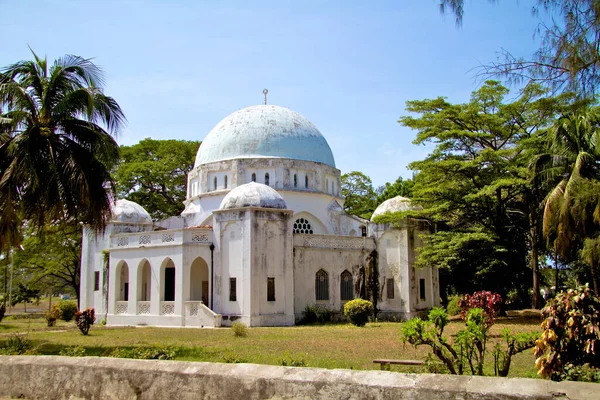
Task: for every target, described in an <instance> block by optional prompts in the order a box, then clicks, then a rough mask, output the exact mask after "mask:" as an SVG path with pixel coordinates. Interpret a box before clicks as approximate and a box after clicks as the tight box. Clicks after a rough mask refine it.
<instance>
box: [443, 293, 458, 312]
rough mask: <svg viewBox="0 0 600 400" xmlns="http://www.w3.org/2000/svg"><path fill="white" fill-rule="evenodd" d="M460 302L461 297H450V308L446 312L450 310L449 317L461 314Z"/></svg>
mask: <svg viewBox="0 0 600 400" xmlns="http://www.w3.org/2000/svg"><path fill="white" fill-rule="evenodd" d="M459 301H460V297H458V296H450V297H448V306H447V307H446V310H448V315H451V316H452V315H458V314H460V307H459V306H458V302H459Z"/></svg>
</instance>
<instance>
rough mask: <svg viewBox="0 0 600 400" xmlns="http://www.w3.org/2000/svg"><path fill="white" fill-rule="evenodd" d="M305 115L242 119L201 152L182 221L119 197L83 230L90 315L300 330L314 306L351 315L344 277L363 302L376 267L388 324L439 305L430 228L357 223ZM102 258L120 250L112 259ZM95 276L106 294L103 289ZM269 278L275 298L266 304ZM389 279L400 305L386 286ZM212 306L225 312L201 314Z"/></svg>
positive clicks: (272, 111) (267, 112) (214, 135)
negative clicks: (96, 226) (427, 245)
mask: <svg viewBox="0 0 600 400" xmlns="http://www.w3.org/2000/svg"><path fill="white" fill-rule="evenodd" d="M302 118H303V117H301V116H297V115H296V113H293V112H292V111H290V110H287V109H282V108H280V107H273V106H269V107H262V106H260V107H255V108H252V107H251V108H250V109H246V110H242V111H239V112H238V113H234V114H232V116H231V118H230V119H225V120H224V121H222V122H221V123H220V124H219V125H218V126H217V127H216V128H215V130H213V132H211V134H209V136H208V137H207V139H206V140H205V141H204V142H203V145H202V147H201V148H200V149H199V152H198V155H197V160H196V165H195V166H194V169H193V170H192V171H191V172H190V173H189V175H188V198H187V199H186V201H185V206H186V207H185V210H184V211H183V213H182V214H181V216H174V217H170V218H167V219H166V220H163V221H159V222H157V223H152V222H151V221H150V217H149V216H148V213H147V212H146V211H145V210H144V209H143V208H142V207H140V206H139V205H137V204H135V203H132V202H128V201H125V200H124V201H121V200H120V201H119V202H117V205H116V206H115V208H114V210H113V211H114V213H113V217H112V220H111V221H110V223H109V224H108V228H107V230H106V232H105V234H103V235H95V234H93V232H90V231H88V230H87V229H84V235H83V245H82V259H81V266H82V272H81V300H82V304H81V305H82V307H94V308H96V311H97V313H98V314H99V315H102V314H106V318H107V322H108V324H111V325H142V324H144V325H162V326H209V325H210V324H211V323H213V324H220V323H221V322H218V321H220V319H221V316H222V323H223V324H226V325H229V324H231V322H232V321H233V320H235V319H238V318H239V319H241V320H242V321H244V322H246V323H247V324H249V325H253V326H259V325H291V324H293V323H294V321H295V320H297V319H298V318H300V316H301V312H302V310H303V309H304V308H305V307H306V306H307V305H315V304H317V305H319V306H322V307H327V308H330V309H331V310H333V311H335V312H341V310H342V307H343V304H344V301H342V300H341V295H340V291H341V281H340V279H341V274H342V273H343V272H344V271H348V272H350V273H351V274H352V279H353V282H354V283H355V291H354V292H355V296H359V295H361V294H362V293H364V279H365V273H366V272H365V271H366V270H367V269H368V268H375V267H377V268H378V271H379V279H380V282H379V286H380V291H379V295H378V299H377V300H378V301H377V303H378V304H377V306H378V309H379V310H380V311H381V314H380V315H381V316H390V317H391V316H395V317H398V318H409V317H411V316H413V315H416V314H418V313H420V312H421V311H424V310H427V309H430V308H431V307H434V306H437V305H439V303H440V296H439V275H438V272H437V270H436V269H424V270H415V269H414V268H413V265H414V262H415V257H416V256H417V253H416V251H415V249H416V248H418V247H419V246H421V245H422V242H421V238H420V235H421V234H422V233H424V232H426V231H427V230H428V227H427V226H425V225H423V224H422V223H420V222H418V221H414V220H405V221H404V222H403V223H402V224H401V225H400V226H391V225H382V224H376V223H374V222H371V221H367V220H364V219H361V218H358V217H354V216H349V215H347V214H346V213H345V212H344V208H343V206H344V199H343V198H342V197H341V195H340V187H341V182H340V171H339V170H338V169H336V168H335V164H334V162H333V155H331V154H330V153H331V151H330V150H329V147H328V145H327V142H326V141H325V139H324V138H323V136H322V135H321V134H320V133H319V132H318V131H317V130H316V128H314V127H312V125H310V123H309V122H307V121H304V120H302ZM227 121H229V122H227ZM296 122H297V123H298V124H299V125H298V124H296ZM313 128H314V129H313ZM321 141H322V142H323V143H324V145H323V146H321V144H323V143H321ZM318 143H320V144H319V145H318V146H317V144H318ZM315 146H316V147H315ZM306 149H309V150H310V151H309V153H306ZM307 154H310V156H308V155H307ZM330 156H331V157H330ZM266 174H268V176H269V179H268V186H267V185H265V183H267V182H266V178H265V177H266ZM225 177H227V185H225ZM253 180H255V181H256V182H252V181H253ZM215 182H216V185H215ZM409 209H413V206H412V205H411V204H410V201H409V200H408V199H405V198H401V197H397V198H394V199H390V200H387V201H386V202H384V203H383V204H382V205H381V206H380V207H378V209H377V211H376V213H375V215H381V214H382V213H386V212H395V211H406V210H409ZM299 219H302V220H303V221H307V222H303V224H306V223H308V224H309V225H310V232H312V235H304V234H302V233H305V232H300V231H297V232H296V233H294V223H295V222H296V221H298V220H299ZM308 233H309V232H308ZM363 236H366V237H363ZM103 252H104V253H108V252H109V253H110V257H109V259H107V260H106V261H107V262H105V258H106V256H105V255H104V254H103ZM369 263H371V264H369ZM367 264H369V265H367ZM168 267H172V268H174V271H175V283H174V293H175V296H174V298H173V299H166V298H165V282H166V278H167V272H166V271H170V270H167V269H166V268H168ZM321 269H323V270H324V271H326V272H327V274H328V285H329V286H328V287H329V298H328V300H320V301H318V302H317V300H316V294H315V279H316V273H317V272H318V271H319V270H321ZM96 271H98V272H100V280H101V282H100V286H99V290H94V272H96ZM121 274H124V275H123V276H121ZM231 278H235V280H236V296H235V299H234V300H232V299H230V282H231ZM269 278H272V279H274V285H275V300H268V299H267V282H268V279H269ZM421 279H424V283H425V286H424V287H425V293H424V298H421V297H422V296H421V295H420V292H419V288H420V280H421ZM361 281H363V282H362V283H361ZM126 282H127V284H128V287H129V292H128V294H129V296H128V297H127V301H125V295H124V292H123V290H124V288H125V286H124V284H125V283H126ZM390 282H392V284H393V285H394V296H393V298H388V297H389V296H388V293H387V290H386V285H387V284H388V283H390ZM106 288H108V292H107V291H106V290H105V289H106ZM202 300H204V304H203V305H202V307H206V308H207V309H210V310H212V311H211V312H213V313H214V314H215V315H212V314H210V313H208V314H206V309H204V308H202V307H200V308H198V307H197V306H198V303H197V302H199V301H202ZM200 310H203V311H200ZM203 313H204V314H206V315H205V316H206V318H204V317H201V314H202V315H204V314H203ZM192 314H193V315H192ZM211 321H212V322H211Z"/></svg>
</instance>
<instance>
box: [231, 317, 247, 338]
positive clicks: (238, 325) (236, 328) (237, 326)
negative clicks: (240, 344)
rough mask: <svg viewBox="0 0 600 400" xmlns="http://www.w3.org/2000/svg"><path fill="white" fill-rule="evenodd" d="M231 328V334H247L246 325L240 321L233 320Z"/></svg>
mask: <svg viewBox="0 0 600 400" xmlns="http://www.w3.org/2000/svg"><path fill="white" fill-rule="evenodd" d="M231 330H232V331H233V335H234V336H236V337H246V336H248V327H247V326H246V324H244V323H243V322H241V321H235V322H234V323H233V324H231Z"/></svg>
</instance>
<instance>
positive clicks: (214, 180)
mask: <svg viewBox="0 0 600 400" xmlns="http://www.w3.org/2000/svg"><path fill="white" fill-rule="evenodd" d="M213 188H214V190H217V177H216V176H215V177H214V178H213Z"/></svg>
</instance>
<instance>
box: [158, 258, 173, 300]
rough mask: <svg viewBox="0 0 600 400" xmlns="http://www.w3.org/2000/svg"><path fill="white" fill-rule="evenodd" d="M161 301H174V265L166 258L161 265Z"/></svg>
mask: <svg viewBox="0 0 600 400" xmlns="http://www.w3.org/2000/svg"><path fill="white" fill-rule="evenodd" d="M160 275H161V276H160V278H161V279H160V281H161V286H162V287H161V291H160V292H161V301H175V264H174V263H173V260H171V259H170V258H167V259H166V260H165V261H164V262H163V265H162V268H161V274H160Z"/></svg>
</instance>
